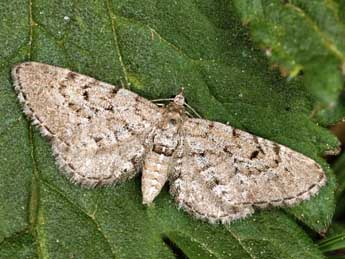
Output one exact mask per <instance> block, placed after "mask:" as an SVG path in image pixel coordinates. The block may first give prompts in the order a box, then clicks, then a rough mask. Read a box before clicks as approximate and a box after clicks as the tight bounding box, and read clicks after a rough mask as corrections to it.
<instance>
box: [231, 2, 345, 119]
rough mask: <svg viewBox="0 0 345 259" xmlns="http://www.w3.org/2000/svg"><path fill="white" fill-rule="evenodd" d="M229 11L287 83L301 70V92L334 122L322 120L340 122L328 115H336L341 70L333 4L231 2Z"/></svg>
mask: <svg viewBox="0 0 345 259" xmlns="http://www.w3.org/2000/svg"><path fill="white" fill-rule="evenodd" d="M234 6H235V8H236V10H237V12H238V13H239V14H240V16H241V19H242V21H243V22H244V23H246V24H249V25H248V26H249V28H250V30H251V34H252V36H253V38H254V40H255V41H256V42H258V43H259V44H260V45H261V46H262V47H263V48H265V49H266V50H267V51H266V52H267V55H268V56H269V57H270V59H271V62H272V63H274V64H278V65H279V66H280V67H281V69H282V70H283V71H285V72H284V73H287V74H288V75H289V77H290V78H293V77H295V76H296V75H297V74H298V73H299V71H301V70H303V73H304V84H305V86H306V87H307V88H308V89H309V90H310V92H311V93H312V94H313V95H314V96H315V97H316V98H317V99H318V100H319V101H320V102H321V103H322V104H323V108H328V109H329V110H330V111H328V112H327V115H333V116H335V115H337V116H339V117H333V118H332V119H330V118H329V117H324V118H323V120H328V121H329V122H330V121H333V122H335V120H336V119H338V120H339V119H340V118H342V117H343V114H344V113H342V114H339V113H337V112H336V111H333V110H338V109H339V108H337V102H338V96H339V94H340V91H341V90H342V89H343V85H344V80H343V78H342V75H343V74H344V64H345V43H344V37H345V24H344V20H343V19H341V17H340V16H341V15H342V13H343V12H341V11H340V9H339V6H338V5H337V4H336V2H334V1H323V0H315V1H308V0H289V1H280V0H254V1H252V0H245V1H242V0H235V1H234ZM341 10H344V9H341ZM342 107H343V106H342ZM342 110H344V109H342ZM340 116H341V117H340ZM326 118H327V119H326Z"/></svg>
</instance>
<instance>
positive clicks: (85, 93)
mask: <svg viewBox="0 0 345 259" xmlns="http://www.w3.org/2000/svg"><path fill="white" fill-rule="evenodd" d="M83 97H84V100H85V101H88V100H89V93H88V92H87V91H85V92H84V93H83Z"/></svg>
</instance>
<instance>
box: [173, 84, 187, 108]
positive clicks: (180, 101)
mask: <svg viewBox="0 0 345 259" xmlns="http://www.w3.org/2000/svg"><path fill="white" fill-rule="evenodd" d="M183 92H184V89H183V87H182V88H181V92H180V93H179V94H178V95H176V96H175V98H174V104H175V105H177V106H183V105H184V102H185V100H184V93H183Z"/></svg>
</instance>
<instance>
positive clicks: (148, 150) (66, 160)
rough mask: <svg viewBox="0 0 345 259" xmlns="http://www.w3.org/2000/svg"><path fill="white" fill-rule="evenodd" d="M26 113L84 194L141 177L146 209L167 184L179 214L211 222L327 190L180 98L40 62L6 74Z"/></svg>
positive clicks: (288, 158) (292, 159)
mask: <svg viewBox="0 0 345 259" xmlns="http://www.w3.org/2000/svg"><path fill="white" fill-rule="evenodd" d="M12 76H13V80H14V84H15V90H16V92H17V94H18V98H19V100H20V102H21V103H22V104H23V107H24V112H25V113H26V114H27V115H28V116H29V117H30V118H31V119H32V122H33V124H35V125H37V126H38V127H39V129H40V130H41V132H42V134H43V135H44V136H47V137H48V138H49V139H50V141H51V144H52V149H53V153H54V155H55V157H56V160H57V163H58V165H59V166H60V167H61V168H62V171H63V172H64V173H65V174H66V175H67V176H68V178H69V179H71V180H72V181H73V182H75V183H78V184H80V185H82V186H86V187H96V186H101V185H111V184H116V183H120V182H123V181H127V180H129V179H131V178H133V177H134V176H135V175H136V174H137V173H139V172H142V176H141V183H142V186H141V188H142V196H143V203H144V204H150V203H152V202H153V200H154V199H155V197H156V196H157V195H158V194H159V193H160V191H161V189H162V187H163V186H164V184H165V183H166V182H167V181H168V182H169V183H170V193H171V194H172V196H173V197H174V199H175V201H176V203H177V204H178V206H179V207H181V208H183V209H184V210H186V211H187V212H188V213H190V214H192V215H193V216H195V217H197V218H200V219H204V220H207V221H209V222H211V223H215V222H221V223H228V222H231V221H233V220H236V219H240V218H244V217H246V216H248V215H250V214H252V213H253V212H254V209H256V208H266V207H269V206H284V205H287V206H291V205H293V204H296V203H298V202H301V201H303V200H307V199H309V198H310V197H311V196H312V195H314V194H316V193H317V192H318V191H319V189H320V188H321V187H322V186H323V185H325V183H326V176H325V173H324V171H323V170H322V168H321V167H320V165H319V164H317V163H316V162H315V161H314V160H312V159H310V158H308V157H306V156H304V155H302V154H300V153H298V152H296V151H293V150H291V149H290V148H288V147H286V146H283V145H279V144H277V143H274V142H272V141H270V140H266V139H263V138H261V137H257V136H254V135H252V134H250V133H247V132H245V131H241V130H239V129H235V128H233V127H231V126H229V125H225V124H222V123H219V122H214V121H208V120H204V119H199V118H191V117H188V116H187V115H186V112H185V98H184V96H183V93H180V94H178V95H177V96H176V97H175V98H174V99H173V100H172V101H171V102H170V103H169V104H167V105H165V106H164V107H159V106H157V105H156V104H154V103H153V102H150V101H148V100H147V99H145V98H143V97H141V96H139V95H137V94H135V93H133V92H131V91H129V90H126V89H123V88H119V87H116V86H113V85H111V84H107V83H104V82H100V81H98V80H96V79H94V78H91V77H88V76H85V75H81V74H78V73H75V72H72V71H70V70H68V69H64V68H59V67H55V66H51V65H47V64H41V63H36V62H26V63H21V64H18V65H16V66H15V67H14V68H13V70H12Z"/></svg>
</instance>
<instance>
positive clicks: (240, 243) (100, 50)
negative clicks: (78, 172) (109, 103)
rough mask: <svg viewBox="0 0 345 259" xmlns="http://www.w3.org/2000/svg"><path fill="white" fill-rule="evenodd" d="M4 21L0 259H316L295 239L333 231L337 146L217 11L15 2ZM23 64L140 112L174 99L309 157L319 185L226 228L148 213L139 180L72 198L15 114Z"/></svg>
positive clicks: (298, 87)
mask: <svg viewBox="0 0 345 259" xmlns="http://www.w3.org/2000/svg"><path fill="white" fill-rule="evenodd" d="M0 17H1V19H2V22H1V23H0V46H1V50H2V51H1V53H0V56H1V60H0V79H1V85H0V165H2V167H1V170H0V179H1V180H0V257H6V256H7V255H8V253H9V251H13V256H14V257H15V256H16V253H17V252H16V251H15V250H16V249H12V250H10V248H8V247H16V246H19V245H18V244H22V246H21V247H23V250H22V251H24V250H25V249H26V248H27V250H28V251H35V253H36V255H37V257H42V258H71V257H72V258H73V257H74V258H114V257H118V258H137V257H142V258H174V253H176V251H179V253H181V254H182V255H186V256H188V257H189V258H197V257H199V256H200V257H205V258H206V257H217V258H277V257H279V258H322V254H321V252H320V250H319V249H318V248H317V246H315V245H314V244H313V242H312V239H311V238H310V236H309V235H308V234H307V233H306V232H305V231H304V228H302V227H301V226H300V225H301V224H304V225H305V226H306V227H308V228H310V229H311V230H312V231H316V232H324V231H325V229H327V227H328V225H329V223H330V221H331V217H332V215H333V211H334V207H335V203H334V190H335V182H334V177H333V176H332V173H331V172H330V170H329V169H328V167H327V164H326V163H325V162H324V161H322V159H321V158H320V157H319V155H320V154H323V153H324V152H325V151H326V150H329V149H333V148H336V147H337V146H338V142H337V140H336V139H335V137H333V136H332V135H331V134H330V133H329V132H328V131H327V130H326V129H324V128H322V127H320V126H318V125H317V124H316V123H314V122H313V121H312V120H311V119H310V115H311V114H312V112H313V105H314V103H313V98H311V95H310V94H309V92H308V88H304V87H303V81H302V80H301V79H300V78H293V79H291V80H290V81H286V80H285V79H283V78H281V77H280V76H279V75H278V74H277V73H276V72H274V71H273V72H272V71H270V69H269V64H268V62H267V60H266V58H265V57H264V56H263V55H262V54H261V51H260V50H258V49H257V48H256V47H255V46H254V45H252V43H251V41H250V39H249V38H248V31H247V30H246V28H244V27H243V26H242V25H241V23H240V20H239V18H238V17H237V16H236V15H235V11H234V8H233V6H232V5H231V4H229V3H228V2H227V1H219V2H216V3H212V4H210V2H209V1H201V0H199V1H190V0H188V1H183V2H182V1H181V2H174V1H134V0H133V1H115V0H114V1H110V0H104V1H79V2H76V1H75V2H73V1H61V0H59V1H58V0H54V1H53V0H49V1H45V0H44V1H43V0H35V1H32V2H31V1H29V3H27V2H24V3H23V1H20V0H14V1H11V4H5V3H3V2H2V3H0ZM25 60H34V61H39V62H45V63H48V64H53V65H58V66H62V67H68V68H71V69H72V70H75V71H78V72H81V73H84V74H87V75H90V76H93V77H95V78H97V79H100V80H102V81H106V82H109V83H112V84H117V85H119V84H122V85H124V86H128V87H129V88H130V89H131V90H133V91H134V92H137V93H139V94H140V95H142V96H145V97H147V98H149V99H150V98H167V97H171V96H173V95H176V93H177V92H178V90H179V89H180V87H181V86H184V87H185V91H186V97H187V101H188V103H189V104H190V105H191V106H192V107H194V108H195V109H196V110H197V111H198V112H199V113H200V114H202V116H203V117H204V118H207V119H210V120H216V121H220V122H224V123H225V122H229V123H230V124H231V125H233V126H236V127H238V128H241V129H243V130H246V131H249V132H251V133H254V134H256V135H259V136H262V137H264V138H268V139H271V140H273V141H276V142H278V143H281V144H284V145H287V146H289V147H291V148H293V149H295V150H297V151H299V152H302V153H304V154H306V155H308V156H310V157H312V158H313V159H315V160H317V161H318V162H320V163H321V164H322V165H323V167H324V168H325V170H326V171H327V175H328V184H327V186H326V187H325V188H323V189H322V190H321V192H320V194H319V195H317V197H314V198H312V199H311V200H310V201H307V202H304V203H303V204H301V205H299V206H297V207H295V208H292V209H284V210H283V209H281V210H280V209H274V210H269V211H266V212H257V213H255V214H254V216H252V217H249V218H248V219H245V220H241V221H236V222H234V223H233V224H231V225H230V226H224V225H211V224H208V223H203V222H200V221H198V220H195V219H193V218H192V217H191V216H189V215H187V214H186V213H184V212H183V211H181V210H178V209H177V208H176V206H175V204H174V202H173V201H172V200H171V198H170V196H169V194H168V190H167V189H164V190H163V191H162V193H161V194H160V196H159V197H158V198H157V200H156V201H155V206H154V207H149V208H146V207H144V206H143V205H142V204H141V193H140V179H139V177H138V178H136V179H135V180H132V181H129V182H127V183H124V184H121V185H119V186H116V187H108V188H98V189H93V190H88V189H83V188H81V187H79V186H76V185H73V184H71V183H69V181H68V180H67V179H66V178H65V177H64V176H62V174H61V173H60V172H59V170H58V168H57V167H56V165H55V162H54V158H53V157H52V154H51V148H50V145H49V144H48V143H47V141H46V140H45V139H44V138H42V137H41V136H39V134H38V133H37V130H35V128H34V127H31V126H29V125H30V123H29V122H28V121H27V119H26V118H25V117H24V116H23V114H22V109H21V107H20V105H19V104H18V102H17V100H16V97H15V93H14V90H13V86H12V81H11V79H10V69H11V67H12V66H13V65H14V64H16V63H18V62H22V61H25ZM32 247H35V249H34V250H30V249H31V248H32ZM24 248H25V249H24ZM18 251H19V250H18ZM18 253H19V252H18ZM18 253H17V254H18ZM30 253H31V252H30ZM23 254H24V252H23ZM33 257H34V256H33Z"/></svg>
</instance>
